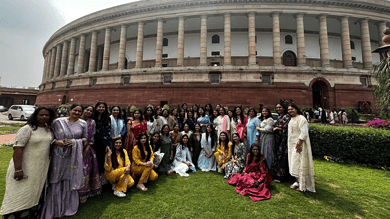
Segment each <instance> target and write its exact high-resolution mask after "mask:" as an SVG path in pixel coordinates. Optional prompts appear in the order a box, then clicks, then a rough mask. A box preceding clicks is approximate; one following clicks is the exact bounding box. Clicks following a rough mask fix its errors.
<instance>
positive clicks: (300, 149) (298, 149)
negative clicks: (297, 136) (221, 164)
mask: <svg viewBox="0 0 390 219" xmlns="http://www.w3.org/2000/svg"><path fill="white" fill-rule="evenodd" d="M295 149H296V150H297V153H301V152H302V145H300V144H297V146H295Z"/></svg>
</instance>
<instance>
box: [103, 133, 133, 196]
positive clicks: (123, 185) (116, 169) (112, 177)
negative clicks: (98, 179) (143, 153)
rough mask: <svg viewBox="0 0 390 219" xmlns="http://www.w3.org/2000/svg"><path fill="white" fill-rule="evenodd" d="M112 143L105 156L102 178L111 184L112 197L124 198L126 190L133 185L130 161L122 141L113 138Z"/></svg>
mask: <svg viewBox="0 0 390 219" xmlns="http://www.w3.org/2000/svg"><path fill="white" fill-rule="evenodd" d="M113 141H114V147H112V151H111V149H110V150H108V152H107V154H106V162H105V163H104V169H106V171H105V173H104V176H105V177H106V179H107V180H108V181H109V182H110V183H112V184H113V189H114V195H116V196H118V197H125V196H126V194H125V192H126V191H127V188H128V187H131V186H132V185H133V184H134V180H133V178H131V176H130V159H129V156H128V155H127V151H126V150H125V149H124V148H123V145H122V139H121V138H114V140H113Z"/></svg>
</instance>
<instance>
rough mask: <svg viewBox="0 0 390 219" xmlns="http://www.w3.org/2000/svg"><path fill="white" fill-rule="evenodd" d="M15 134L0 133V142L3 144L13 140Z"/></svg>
mask: <svg viewBox="0 0 390 219" xmlns="http://www.w3.org/2000/svg"><path fill="white" fill-rule="evenodd" d="M15 136H16V134H6V135H0V144H5V143H8V142H10V141H15Z"/></svg>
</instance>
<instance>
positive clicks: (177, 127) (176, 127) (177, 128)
mask: <svg viewBox="0 0 390 219" xmlns="http://www.w3.org/2000/svg"><path fill="white" fill-rule="evenodd" d="M179 128H180V127H179V124H176V125H175V126H173V131H175V132H178V131H179Z"/></svg>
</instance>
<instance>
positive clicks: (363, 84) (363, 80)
mask: <svg viewBox="0 0 390 219" xmlns="http://www.w3.org/2000/svg"><path fill="white" fill-rule="evenodd" d="M360 83H362V86H363V87H367V86H368V85H367V78H366V77H361V78H360Z"/></svg>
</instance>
